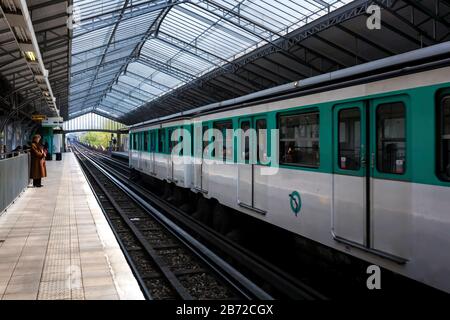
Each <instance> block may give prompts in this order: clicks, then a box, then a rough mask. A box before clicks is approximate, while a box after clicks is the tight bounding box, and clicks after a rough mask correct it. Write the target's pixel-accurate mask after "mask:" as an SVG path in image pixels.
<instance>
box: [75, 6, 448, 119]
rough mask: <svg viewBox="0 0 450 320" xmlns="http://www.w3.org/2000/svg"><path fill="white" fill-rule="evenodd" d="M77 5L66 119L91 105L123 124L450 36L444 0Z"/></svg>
mask: <svg viewBox="0 0 450 320" xmlns="http://www.w3.org/2000/svg"><path fill="white" fill-rule="evenodd" d="M371 4H378V5H379V6H381V8H382V9H383V14H384V16H383V20H382V21H383V23H382V30H378V31H377V30H375V31H373V30H368V29H367V26H366V20H367V18H368V14H367V12H366V9H367V7H368V6H369V5H371ZM436 4H438V5H436ZM73 6H74V17H75V22H74V23H75V25H74V29H73V34H72V44H71V70H70V86H69V110H68V118H69V119H71V118H75V117H78V116H81V115H83V114H86V113H90V112H94V113H97V114H99V115H103V116H106V117H109V118H112V119H115V120H118V121H120V122H122V123H126V124H133V123H137V122H141V121H144V120H147V119H151V118H156V117H159V116H164V115H167V114H171V113H175V112H179V111H183V110H188V109H191V108H194V107H198V106H201V105H205V104H208V103H213V102H217V101H221V100H226V99H229V98H233V97H237V96H242V95H245V94H248V93H251V92H255V91H259V90H262V89H266V88H268V87H273V86H276V85H279V84H282V83H287V82H290V81H295V80H299V79H302V78H306V77H309V76H314V75H317V74H321V73H325V72H330V71H334V70H337V69H342V68H346V67H349V66H352V65H355V64H358V63H363V62H367V61H371V60H375V59H379V58H383V57H386V56H390V55H394V54H397V53H401V52H404V51H409V50H413V49H417V48H420V47H424V46H427V45H432V44H435V43H438V42H440V41H444V40H448V39H449V34H448V30H449V25H450V23H449V21H448V19H449V11H450V8H449V5H448V3H445V1H442V2H441V1H440V0H436V1H435V0H430V1H427V0H424V1H409V0H398V1H387V0H385V1H382V0H380V1H366V0H364V1H363V0H355V1H351V0H278V1H272V0H258V1H256V0H189V1H181V0H180V1H178V0H153V1H148V0H74V1H73ZM385 13H386V14H385ZM77 18H79V19H78V20H77Z"/></svg>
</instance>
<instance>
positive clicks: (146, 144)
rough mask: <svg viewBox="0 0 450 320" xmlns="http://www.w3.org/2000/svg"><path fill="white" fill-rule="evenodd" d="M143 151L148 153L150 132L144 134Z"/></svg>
mask: <svg viewBox="0 0 450 320" xmlns="http://www.w3.org/2000/svg"><path fill="white" fill-rule="evenodd" d="M143 134H144V151H148V135H149V134H150V132H144V133H143Z"/></svg>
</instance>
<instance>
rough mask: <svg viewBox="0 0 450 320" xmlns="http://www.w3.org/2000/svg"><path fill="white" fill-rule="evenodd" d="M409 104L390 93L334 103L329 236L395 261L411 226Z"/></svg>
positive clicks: (405, 249) (404, 251) (405, 252)
mask: <svg viewBox="0 0 450 320" xmlns="http://www.w3.org/2000/svg"><path fill="white" fill-rule="evenodd" d="M408 104H409V103H408V98H407V97H404V96H392V97H385V98H379V99H373V100H367V101H356V102H352V103H346V104H340V105H336V106H335V107H334V109H333V141H334V143H333V173H334V174H333V233H334V236H335V238H336V239H337V240H340V241H344V242H347V243H350V244H354V245H356V246H360V247H362V248H365V249H366V250H369V251H371V252H374V253H376V254H379V255H381V256H385V257H387V258H390V259H392V260H395V261H397V262H400V263H403V262H405V261H406V259H407V257H408V256H409V250H410V240H409V239H410V234H411V232H412V228H411V219H412V212H411V203H412V198H411V194H412V193H411V183H408V182H409V181H410V177H409V175H410V173H409V172H408V166H407V164H408V161H407V159H408V157H407V143H408V141H407V112H408V108H407V106H408Z"/></svg>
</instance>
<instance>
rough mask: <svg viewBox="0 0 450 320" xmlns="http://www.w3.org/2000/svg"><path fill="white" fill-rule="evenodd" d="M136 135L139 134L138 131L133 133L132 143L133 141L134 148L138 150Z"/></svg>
mask: <svg viewBox="0 0 450 320" xmlns="http://www.w3.org/2000/svg"><path fill="white" fill-rule="evenodd" d="M138 135H139V134H138V133H135V134H133V137H134V143H133V147H134V150H139V146H138Z"/></svg>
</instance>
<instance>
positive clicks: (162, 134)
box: [158, 129, 166, 153]
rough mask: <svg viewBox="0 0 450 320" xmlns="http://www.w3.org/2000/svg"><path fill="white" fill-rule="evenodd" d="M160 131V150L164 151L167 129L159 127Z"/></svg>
mask: <svg viewBox="0 0 450 320" xmlns="http://www.w3.org/2000/svg"><path fill="white" fill-rule="evenodd" d="M158 133H159V135H158V152H160V153H164V145H165V144H166V143H165V140H166V131H165V129H159V130H158Z"/></svg>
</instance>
